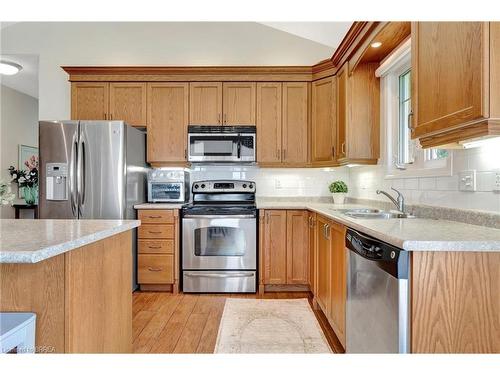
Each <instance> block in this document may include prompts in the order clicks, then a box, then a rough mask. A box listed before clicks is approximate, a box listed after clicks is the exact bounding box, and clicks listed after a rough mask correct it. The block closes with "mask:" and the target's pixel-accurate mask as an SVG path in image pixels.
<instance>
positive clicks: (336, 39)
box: [259, 22, 352, 55]
mask: <svg viewBox="0 0 500 375" xmlns="http://www.w3.org/2000/svg"><path fill="white" fill-rule="evenodd" d="M259 23H261V24H263V25H266V26H269V27H272V28H274V29H277V30H281V31H284V32H286V33H289V34H293V35H296V36H299V37H301V38H304V39H308V40H311V41H313V42H316V43H320V44H324V45H325V46H328V47H332V49H333V50H332V55H333V51H334V50H335V49H336V48H337V47H338V46H339V44H340V42H341V41H342V39H343V38H344V36H345V35H346V33H347V31H348V30H349V28H350V27H351V25H352V22H259Z"/></svg>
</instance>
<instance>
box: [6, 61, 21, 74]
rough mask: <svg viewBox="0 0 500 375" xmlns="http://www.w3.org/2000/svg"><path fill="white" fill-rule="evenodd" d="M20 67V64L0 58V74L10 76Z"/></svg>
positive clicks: (17, 71)
mask: <svg viewBox="0 0 500 375" xmlns="http://www.w3.org/2000/svg"><path fill="white" fill-rule="evenodd" d="M22 68H23V67H22V66H21V65H19V64H16V63H14V62H12V61H7V60H0V74H4V75H6V76H12V75H14V74H17V73H19V71H20V70H21V69H22Z"/></svg>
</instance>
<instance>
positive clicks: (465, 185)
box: [458, 170, 476, 191]
mask: <svg viewBox="0 0 500 375" xmlns="http://www.w3.org/2000/svg"><path fill="white" fill-rule="evenodd" d="M458 177H459V178H458V190H460V191H476V171H475V170H470V171H462V172H460V174H459V176H458Z"/></svg>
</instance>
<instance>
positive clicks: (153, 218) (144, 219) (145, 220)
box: [137, 210, 174, 224]
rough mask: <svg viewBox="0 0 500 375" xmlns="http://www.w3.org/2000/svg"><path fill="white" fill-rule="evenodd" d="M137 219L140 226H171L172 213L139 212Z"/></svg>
mask: <svg viewBox="0 0 500 375" xmlns="http://www.w3.org/2000/svg"><path fill="white" fill-rule="evenodd" d="M137 218H138V219H139V220H140V221H141V224H172V223H173V222H174V212H173V210H139V211H138V213H137Z"/></svg>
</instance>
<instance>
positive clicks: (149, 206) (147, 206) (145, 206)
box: [134, 203, 186, 210]
mask: <svg viewBox="0 0 500 375" xmlns="http://www.w3.org/2000/svg"><path fill="white" fill-rule="evenodd" d="M185 204H186V203H140V204H136V205H135V206H134V208H135V209H136V210H178V209H180V208H182V206H184V205H185Z"/></svg>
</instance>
